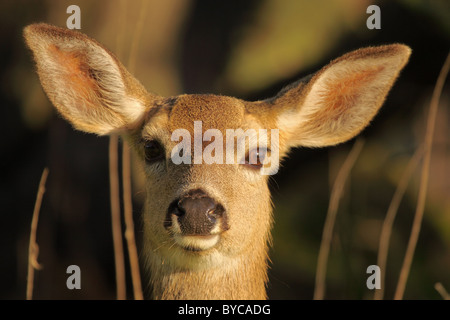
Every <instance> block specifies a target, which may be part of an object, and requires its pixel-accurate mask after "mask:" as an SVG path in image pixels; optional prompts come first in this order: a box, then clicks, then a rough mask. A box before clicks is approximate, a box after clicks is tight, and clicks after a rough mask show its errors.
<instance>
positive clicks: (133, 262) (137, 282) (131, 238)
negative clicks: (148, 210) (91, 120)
mask: <svg viewBox="0 0 450 320" xmlns="http://www.w3.org/2000/svg"><path fill="white" fill-rule="evenodd" d="M122 179H123V206H124V207H123V208H124V216H125V239H126V240H127V244H128V254H129V258H130V269H131V280H132V283H133V292H134V299H136V300H143V299H144V295H143V293H142V284H141V274H140V271H139V258H138V253H137V247H136V238H135V235H134V222H133V203H132V198H131V172H130V148H129V146H128V143H127V142H124V143H123V150H122Z"/></svg>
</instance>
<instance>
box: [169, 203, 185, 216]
mask: <svg viewBox="0 0 450 320" xmlns="http://www.w3.org/2000/svg"><path fill="white" fill-rule="evenodd" d="M172 213H173V214H174V215H176V216H178V217H181V216H183V215H185V214H186V210H185V209H184V207H183V204H182V201H181V200H178V202H177V205H176V206H175V207H174V208H173V212H172Z"/></svg>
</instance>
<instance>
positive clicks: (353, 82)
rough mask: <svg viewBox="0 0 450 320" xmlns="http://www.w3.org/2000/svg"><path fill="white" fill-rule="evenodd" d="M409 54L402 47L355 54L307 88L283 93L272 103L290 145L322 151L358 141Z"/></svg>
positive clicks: (333, 65) (332, 65) (305, 84)
mask: <svg viewBox="0 0 450 320" xmlns="http://www.w3.org/2000/svg"><path fill="white" fill-rule="evenodd" d="M410 54H411V49H410V48H409V47H407V46H405V45H401V44H393V45H387V46H380V47H369V48H364V49H360V50H356V51H353V52H350V53H348V54H346V55H344V56H342V57H340V58H338V59H336V60H334V61H332V62H331V63H330V64H329V65H327V66H325V67H324V68H322V69H321V70H320V71H319V72H318V73H316V74H315V75H314V76H313V77H312V78H311V80H309V81H308V82H299V83H296V84H293V85H291V86H290V87H288V88H286V89H284V90H283V91H282V92H281V93H280V94H278V96H277V97H275V98H274V99H273V100H272V102H273V104H274V105H273V107H274V108H276V110H277V111H276V112H275V113H276V114H277V125H278V128H279V129H280V131H281V132H283V134H284V136H285V137H286V138H287V145H288V146H289V147H295V146H308V147H322V146H329V145H335V144H338V143H341V142H344V141H347V140H349V139H351V138H353V137H354V136H356V135H357V134H358V133H359V132H360V131H361V130H362V129H364V128H365V127H366V126H367V124H368V123H369V122H370V120H371V119H372V118H373V117H374V116H375V114H376V113H377V111H378V109H379V108H380V107H381V105H382V104H383V102H384V99H385V98H386V95H387V94H388V92H389V89H390V88H391V87H392V85H393V84H394V81H395V79H396V78H397V76H398V74H399V73H400V70H401V69H402V68H403V67H404V66H405V64H406V63H407V61H408V58H409V56H410Z"/></svg>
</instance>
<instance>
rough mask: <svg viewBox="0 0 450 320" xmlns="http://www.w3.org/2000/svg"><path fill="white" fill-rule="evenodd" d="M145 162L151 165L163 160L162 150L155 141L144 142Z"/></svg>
mask: <svg viewBox="0 0 450 320" xmlns="http://www.w3.org/2000/svg"><path fill="white" fill-rule="evenodd" d="M144 152H145V160H146V161H147V162H148V163H153V162H156V161H160V160H163V159H164V148H163V146H162V145H161V144H160V143H159V142H158V141H156V140H150V141H146V142H145V145H144Z"/></svg>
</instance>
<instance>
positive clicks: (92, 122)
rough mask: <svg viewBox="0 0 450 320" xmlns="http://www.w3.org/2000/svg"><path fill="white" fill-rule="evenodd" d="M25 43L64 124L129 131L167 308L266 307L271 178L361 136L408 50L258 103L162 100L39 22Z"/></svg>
mask: <svg viewBox="0 0 450 320" xmlns="http://www.w3.org/2000/svg"><path fill="white" fill-rule="evenodd" d="M24 34H25V39H26V42H27V44H28V46H29V47H30V48H31V50H32V51H33V54H34V58H35V61H36V64H37V72H38V74H39V77H40V80H41V83H42V86H43V88H44V91H45V92H46V93H47V95H48V97H49V99H50V100H51V101H52V103H53V104H54V105H55V107H56V108H57V109H58V111H59V112H60V113H61V115H62V116H63V117H64V118H66V119H67V120H68V121H69V122H70V123H72V124H73V125H74V127H75V128H77V129H79V130H82V131H86V132H91V133H95V134H98V135H108V134H113V133H118V134H120V135H121V136H122V137H123V138H124V139H126V140H127V141H128V142H129V143H130V145H131V146H132V147H133V149H134V151H135V152H136V154H137V155H138V158H139V159H140V161H141V162H142V166H143V167H144V172H145V175H146V201H145V206H144V210H143V212H142V221H143V228H144V243H143V252H142V254H141V255H142V257H143V261H144V264H145V265H146V267H147V268H148V269H149V271H150V274H151V277H150V279H151V286H152V294H153V297H154V298H163V299H164V298H165V299H170V298H184V299H191V298H192V299H221V298H225V299H233V298H237V299H262V298H266V291H265V284H266V282H267V259H268V256H267V252H268V246H269V244H270V229H271V225H272V208H271V200H270V193H269V189H268V183H267V182H268V175H270V174H273V173H275V172H276V169H277V167H278V166H277V164H278V162H279V160H281V159H282V158H283V157H284V156H285V155H286V154H287V152H288V151H289V149H290V148H293V147H297V146H306V147H323V146H330V145H335V144H338V143H342V142H344V141H347V140H349V139H351V138H353V137H354V136H355V135H357V134H358V133H359V132H360V131H361V130H362V129H363V128H364V127H366V126H367V124H368V123H369V121H370V120H371V119H372V118H373V117H374V116H375V114H376V113H377V111H378V109H379V108H380V107H381V105H382V104H383V102H384V99H385V97H386V95H387V93H388V91H389V89H390V88H391V87H392V85H393V83H394V81H395V79H396V78H397V76H398V74H399V72H400V70H401V69H402V68H403V67H404V65H405V64H406V63H407V60H408V58H409V55H410V52H411V51H410V49H409V48H408V47H407V46H405V45H401V44H392V45H386V46H379V47H369V48H364V49H359V50H356V51H353V52H350V53H348V54H346V55H344V56H342V57H340V58H338V59H336V60H334V61H332V62H331V63H329V64H328V65H327V66H325V67H323V68H322V69H321V70H320V71H319V72H317V73H315V74H314V75H312V76H311V77H308V78H307V79H305V80H300V81H298V82H296V83H293V84H292V85H290V86H288V87H287V88H285V89H283V90H281V92H279V93H278V94H277V95H276V96H275V97H273V98H270V99H267V100H263V101H254V102H249V101H244V100H241V99H237V98H233V97H226V96H218V95H212V94H207V95H196V94H190V95H179V96H175V97H169V98H164V97H160V96H158V95H156V94H153V93H149V92H147V91H146V90H145V89H144V87H143V86H142V85H141V84H140V83H139V81H138V80H136V79H135V78H134V77H133V76H132V75H131V74H129V73H128V72H127V70H126V69H125V68H124V66H123V65H122V64H121V63H120V62H119V61H118V60H117V58H116V57H115V56H114V55H113V54H112V53H111V52H110V51H108V50H107V49H106V48H104V47H103V46H102V45H100V44H99V43H98V42H96V41H95V40H93V39H90V38H89V37H87V36H85V35H83V34H81V33H79V32H75V31H71V30H66V29H62V28H58V27H54V26H50V25H47V24H34V25H30V26H28V27H26V28H25V31H24ZM212 130H215V131H212ZM264 132H270V133H276V134H263V133H264ZM217 133H219V134H217ZM191 137H194V138H193V143H191V140H189V139H191ZM213 137H214V139H213ZM236 140H238V141H241V142H242V141H243V143H241V144H238V143H237V144H236V145H234V142H235V141H236ZM212 145H213V146H214V148H212V147H211V146H212ZM230 145H231V148H230ZM239 145H240V146H242V148H241V149H242V150H243V152H238V150H237V149H236V148H237V146H239ZM235 146H236V148H235ZM208 148H209V149H208ZM227 148H228V149H227ZM212 149H213V152H212ZM221 150H222V151H223V150H225V151H223V153H222V151H221ZM234 151H236V152H234ZM197 152H198V153H200V154H202V152H203V154H209V155H212V154H214V160H216V161H206V158H205V157H203V158H202V157H197V155H196V153H197ZM208 152H209V153H208ZM230 152H231V155H230ZM176 157H178V158H176ZM175 158H176V159H177V161H175V160H174V159H175ZM180 159H182V160H186V161H179V160H180ZM190 160H192V161H190ZM222 160H223V161H222ZM264 170H265V171H264ZM262 173H263V174H262Z"/></svg>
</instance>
